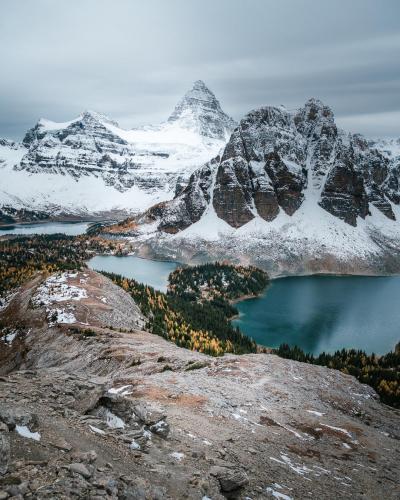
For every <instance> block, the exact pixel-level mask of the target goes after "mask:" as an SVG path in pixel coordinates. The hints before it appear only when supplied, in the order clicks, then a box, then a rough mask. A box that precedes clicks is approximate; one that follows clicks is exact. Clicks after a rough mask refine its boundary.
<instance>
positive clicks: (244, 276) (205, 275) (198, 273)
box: [168, 262, 268, 300]
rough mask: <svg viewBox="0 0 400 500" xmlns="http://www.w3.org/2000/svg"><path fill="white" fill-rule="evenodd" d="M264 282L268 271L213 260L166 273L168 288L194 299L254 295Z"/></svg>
mask: <svg viewBox="0 0 400 500" xmlns="http://www.w3.org/2000/svg"><path fill="white" fill-rule="evenodd" d="M267 284H268V275H267V273H265V272H264V271H262V270H261V269H258V268H256V267H253V266H249V267H245V266H233V265H229V264H224V263H220V262H215V263H210V264H201V265H198V266H190V267H180V268H178V269H176V270H175V271H174V272H172V273H171V274H170V275H169V286H168V290H169V292H170V293H172V294H174V295H178V296H180V297H183V298H187V299H193V300H198V299H205V300H211V299H218V298H220V297H222V298H224V299H225V300H234V299H238V298H240V297H243V296H244V295H257V294H259V293H260V292H262V291H263V290H264V288H265V287H266V286H267Z"/></svg>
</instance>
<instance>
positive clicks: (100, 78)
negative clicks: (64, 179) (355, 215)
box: [0, 0, 400, 138]
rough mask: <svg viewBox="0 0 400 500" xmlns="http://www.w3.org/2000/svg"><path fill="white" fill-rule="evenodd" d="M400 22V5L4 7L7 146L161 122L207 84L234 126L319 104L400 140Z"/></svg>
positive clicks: (0, 7)
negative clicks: (105, 124)
mask: <svg viewBox="0 0 400 500" xmlns="http://www.w3.org/2000/svg"><path fill="white" fill-rule="evenodd" d="M399 18H400V3H399V2H398V1H397V0H386V1H384V2H377V1H375V0H352V2H348V1H347V0H346V1H345V0H336V1H331V0H319V1H318V2H316V1H314V0H280V1H279V2H277V1H275V0H247V1H239V0H219V1H217V2H216V1H215V0H202V1H200V0H168V1H165V0H146V2H143V1H139V0H116V1H113V2H111V1H106V0H85V1H78V0H68V1H67V0H59V1H57V2H55V1H53V0H36V1H31V0H19V1H18V2H16V1H15V0H2V2H1V3H0V64H1V68H2V71H1V75H2V76H1V78H0V136H11V137H15V138H20V137H22V135H23V134H24V132H25V130H26V129H27V128H28V127H30V126H32V125H33V124H34V123H35V121H36V120H37V119H38V118H39V117H41V116H45V117H47V118H50V119H54V120H67V119H71V118H72V117H74V116H76V115H78V114H79V113H80V112H81V111H82V110H83V109H88V108H89V109H96V110H98V111H100V112H104V113H106V114H108V115H110V116H111V117H112V118H114V119H116V120H118V121H120V123H121V124H122V125H123V126H125V127H131V126H134V125H137V124H142V123H146V122H157V121H161V120H163V119H165V118H166V117H167V116H168V114H169V113H170V112H171V110H172V108H173V107H174V105H175V103H176V101H177V99H179V97H180V96H181V95H182V94H183V92H185V91H186V89H187V88H188V87H189V86H190V85H191V83H192V81H194V80H196V79H199V78H201V79H203V80H205V81H206V83H207V84H208V85H209V86H210V88H211V89H212V90H213V91H214V92H215V93H216V95H217V97H218V98H219V99H220V100H221V103H222V106H223V108H224V110H225V111H226V112H228V113H230V114H231V115H232V116H233V117H234V118H236V119H240V118H241V117H242V116H243V115H244V114H245V113H246V112H247V111H249V110H250V109H253V108H255V107H257V106H261V105H268V104H284V105H286V106H287V107H288V108H296V107H298V106H300V105H302V104H303V103H304V101H305V100H306V99H307V98H309V97H311V96H315V97H318V98H320V99H322V100H324V101H325V102H326V103H327V104H329V105H330V106H331V107H332V108H333V110H334V112H335V114H336V116H337V117H338V120H339V122H340V123H343V124H347V125H348V126H349V127H355V126H359V131H360V132H364V133H366V134H369V135H374V136H382V135H391V136H396V135H397V136H400V124H399V122H398V121H396V119H394V118H393V117H394V116H397V115H396V113H398V112H400V93H399V89H400V65H399V64H398V54H399V52H400V28H399V23H398V19H399ZM373 117H375V118H373ZM363 119H365V121H364V122H363Z"/></svg>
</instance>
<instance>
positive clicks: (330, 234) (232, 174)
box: [133, 99, 400, 272]
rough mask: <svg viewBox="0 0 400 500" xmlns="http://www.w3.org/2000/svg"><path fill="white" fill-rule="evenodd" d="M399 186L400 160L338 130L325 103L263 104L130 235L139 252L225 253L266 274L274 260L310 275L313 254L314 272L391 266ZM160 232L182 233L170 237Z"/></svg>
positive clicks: (394, 265) (395, 265)
mask: <svg viewBox="0 0 400 500" xmlns="http://www.w3.org/2000/svg"><path fill="white" fill-rule="evenodd" d="M398 186H399V163H398V158H397V157H391V156H390V155H389V154H388V153H387V152H386V151H385V150H384V148H383V147H380V146H379V147H378V144H373V143H368V141H367V140H366V139H364V138H363V137H362V136H360V135H357V134H349V133H346V132H344V131H342V130H340V129H339V128H338V127H337V125H336V123H335V120H334V115H333V112H332V110H331V109H330V108H329V107H328V106H326V105H324V104H323V103H322V102H321V101H318V100H316V99H310V100H309V101H308V102H307V103H306V104H305V105H304V106H303V107H302V108H300V109H299V110H296V111H288V110H287V109H285V108H283V107H278V108H276V107H263V108H260V109H257V110H255V111H252V112H250V113H248V114H247V115H246V116H245V117H244V118H243V120H241V122H240V123H239V126H238V127H237V128H236V129H235V130H234V131H233V133H232V135H231V137H230V139H229V141H228V143H227V145H226V147H225V149H224V151H223V152H222V154H221V155H219V156H217V157H216V158H215V159H214V160H213V161H212V162H209V163H207V164H206V165H205V166H204V167H202V168H201V169H199V170H198V171H196V172H195V173H194V174H193V175H192V177H191V178H190V181H189V184H188V186H187V187H186V189H184V190H183V191H182V192H181V193H179V195H177V196H176V197H175V199H174V200H173V201H171V202H167V203H164V204H162V205H161V206H156V207H153V208H152V209H150V210H149V211H148V212H146V213H145V214H144V215H143V216H142V217H139V218H138V219H137V222H138V223H139V229H138V228H137V226H136V228H135V231H134V233H133V235H134V236H135V241H136V242H137V245H138V250H139V251H141V250H140V249H141V248H142V247H143V245H145V246H146V247H147V249H146V251H150V252H151V253H154V254H156V255H162V256H168V257H174V254H175V255H176V258H178V259H183V260H188V259H189V260H190V258H193V257H194V256H196V255H197V254H199V253H203V255H204V257H205V258H207V256H208V258H216V257H218V258H220V257H221V256H223V255H224V253H225V256H226V257H229V258H234V259H235V260H238V259H239V260H240V259H244V260H246V259H250V260H251V261H252V262H254V263H256V264H258V265H262V266H263V267H266V268H267V269H268V270H269V271H272V272H274V270H273V267H276V266H275V264H277V267H278V268H282V269H284V268H286V270H287V271H290V272H298V271H299V270H300V272H309V270H311V268H314V267H313V266H314V264H313V265H312V266H311V265H310V260H315V258H317V259H319V260H321V264H318V265H317V268H320V270H326V271H340V272H343V271H345V272H349V271H350V272H353V270H355V272H357V271H356V270H357V268H358V269H359V270H363V272H382V270H383V271H384V270H385V269H387V271H388V272H393V271H394V270H395V269H396V270H397V269H399V268H400V267H399V265H400V261H399V260H398V256H399V252H400V244H399V243H400V226H399V223H398V216H399V207H398V204H399V201H400V197H399V193H400V192H399V190H398ZM148 222H151V225H149V224H148ZM163 233H178V234H176V236H175V237H174V240H173V241H172V240H171V239H170V238H168V237H166V236H164V235H163ZM152 234H156V235H157V236H156V237H155V238H153V237H152ZM143 235H144V236H143ZM144 241H145V243H143V242H144ZM178 241H179V244H177V243H178ZM234 241H236V244H235V243H234ZM173 247H174V248H175V249H178V253H177V251H176V250H175V251H173V250H172V248H173ZM234 247H235V248H234ZM180 250H182V251H181V252H180ZM189 256H190V257H189ZM304 259H306V262H304ZM277 261H278V262H277ZM289 261H290V262H289ZM389 261H390V264H388V262H389ZM282 262H285V263H284V264H283V266H281V264H280V263H282ZM323 262H325V263H323ZM328 262H330V264H329V265H328ZM379 262H380V264H379ZM349 264H350V265H349ZM378 267H379V271H378Z"/></svg>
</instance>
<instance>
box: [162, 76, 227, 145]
mask: <svg viewBox="0 0 400 500" xmlns="http://www.w3.org/2000/svg"><path fill="white" fill-rule="evenodd" d="M168 122H170V123H174V122H179V124H180V126H182V127H184V128H188V129H190V130H195V131H196V132H197V133H199V134H200V135H202V136H205V137H210V138H214V139H220V140H226V139H227V138H228V137H229V135H230V133H231V132H232V130H233V129H234V128H235V126H236V123H235V121H234V120H233V119H232V118H231V117H229V116H228V115H227V114H226V113H224V112H223V111H222V109H221V105H220V103H219V102H218V100H217V98H216V97H215V95H214V94H213V93H212V92H211V90H209V89H208V88H207V87H206V85H205V83H204V82H203V81H201V80H197V81H196V82H195V83H194V84H193V87H192V88H191V90H189V91H188V92H187V93H186V94H185V95H184V97H183V98H182V99H181V100H180V101H179V102H178V104H177V105H176V107H175V109H174V111H173V113H172V114H171V116H170V117H169V118H168Z"/></svg>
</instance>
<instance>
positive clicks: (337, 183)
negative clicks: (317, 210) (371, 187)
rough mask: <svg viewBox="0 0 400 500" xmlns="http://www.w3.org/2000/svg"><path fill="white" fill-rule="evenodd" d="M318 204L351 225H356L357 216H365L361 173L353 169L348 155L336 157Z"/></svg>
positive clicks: (366, 201) (364, 198) (366, 202)
mask: <svg viewBox="0 0 400 500" xmlns="http://www.w3.org/2000/svg"><path fill="white" fill-rule="evenodd" d="M320 205H321V207H322V208H324V209H325V210H327V211H328V212H330V213H331V214H332V215H335V216H336V217H339V218H340V219H343V220H344V221H345V222H347V223H348V224H351V225H352V226H356V225H357V217H358V216H361V217H362V218H365V217H366V215H367V214H368V200H367V195H366V192H365V189H364V181H363V178H362V175H361V174H360V173H359V172H357V171H356V170H355V169H354V167H353V162H352V158H351V157H349V156H348V155H341V156H338V157H337V158H336V162H335V165H334V166H333V168H332V169H331V171H330V172H329V175H328V178H327V180H326V183H325V186H324V190H323V193H322V197H321V201H320Z"/></svg>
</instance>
